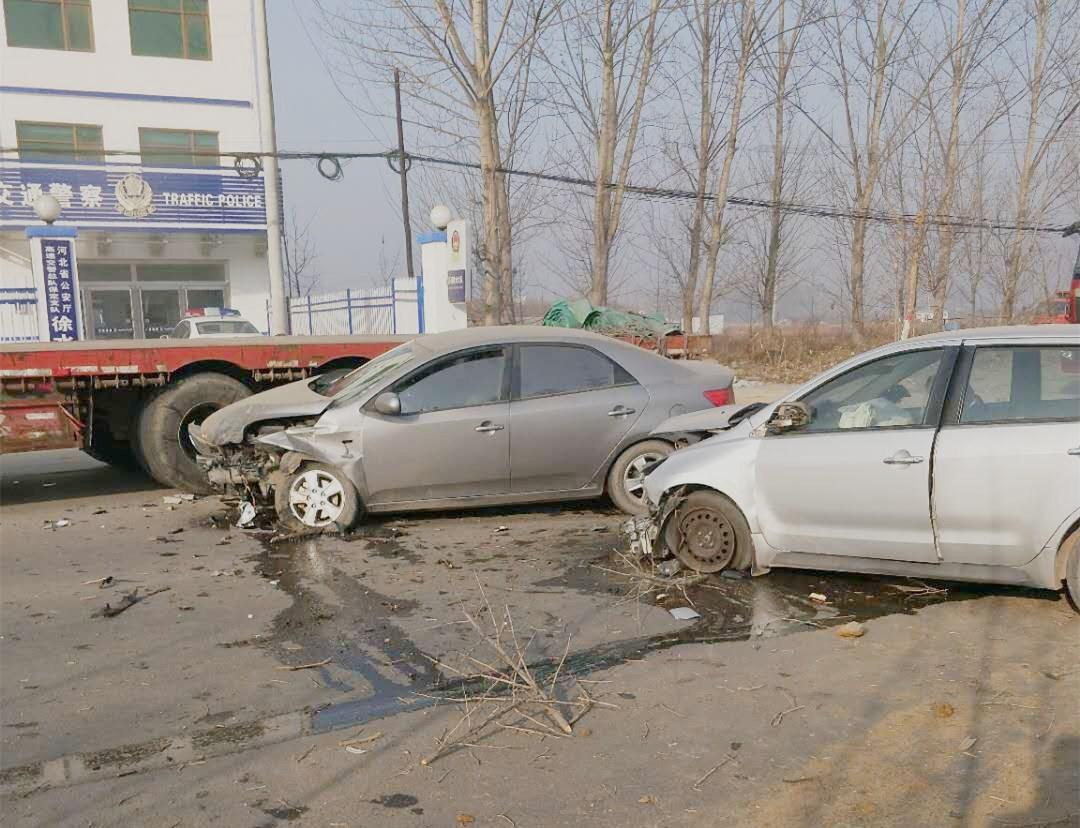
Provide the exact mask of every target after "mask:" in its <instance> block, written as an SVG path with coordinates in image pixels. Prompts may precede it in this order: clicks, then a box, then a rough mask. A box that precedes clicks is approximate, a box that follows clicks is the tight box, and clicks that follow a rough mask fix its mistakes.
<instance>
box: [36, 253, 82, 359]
mask: <svg viewBox="0 0 1080 828" xmlns="http://www.w3.org/2000/svg"><path fill="white" fill-rule="evenodd" d="M37 242H38V245H39V249H38V256H36V257H35V258H36V259H38V262H37V263H39V264H40V274H41V275H40V277H39V278H40V279H41V280H42V283H43V287H44V291H43V292H42V293H41V294H40V295H41V296H42V297H43V299H44V302H43V303H42V304H41V305H39V307H40V308H41V312H40V313H39V314H38V320H39V326H40V325H43V326H44V328H43V329H39V331H38V338H39V339H40V340H41V341H42V342H72V341H74V340H77V339H81V338H82V333H83V331H82V326H81V325H80V324H79V322H80V320H79V279H78V270H77V266H76V264H75V240H74V239H70V238H48V237H45V238H39V239H37Z"/></svg>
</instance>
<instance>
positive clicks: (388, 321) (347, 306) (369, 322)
mask: <svg viewBox="0 0 1080 828" xmlns="http://www.w3.org/2000/svg"><path fill="white" fill-rule="evenodd" d="M394 301H395V296H394V289H393V288H392V287H389V288H383V289H376V290H342V291H338V292H336V293H323V294H319V295H311V296H294V297H291V298H290V299H289V316H290V320H291V322H292V332H293V335H294V336H308V335H311V336H328V335H340V334H392V333H394V332H395V330H396V328H397V320H396V318H395V312H394Z"/></svg>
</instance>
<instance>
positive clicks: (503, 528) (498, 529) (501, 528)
mask: <svg viewBox="0 0 1080 828" xmlns="http://www.w3.org/2000/svg"><path fill="white" fill-rule="evenodd" d="M509 531H510V527H509V526H499V527H498V528H496V529H495V534H496V535H497V534H499V532H509Z"/></svg>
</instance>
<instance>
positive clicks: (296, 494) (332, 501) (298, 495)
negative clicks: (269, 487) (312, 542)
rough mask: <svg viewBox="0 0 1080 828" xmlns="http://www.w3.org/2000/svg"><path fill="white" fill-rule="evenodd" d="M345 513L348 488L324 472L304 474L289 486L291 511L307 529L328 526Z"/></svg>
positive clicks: (313, 471)
mask: <svg viewBox="0 0 1080 828" xmlns="http://www.w3.org/2000/svg"><path fill="white" fill-rule="evenodd" d="M344 510H345V487H344V486H342V485H341V481H339V480H338V479H337V478H336V477H334V476H333V475H331V474H327V473H326V472H324V471H322V470H319V469H314V470H312V471H307V472H304V473H303V474H301V475H299V476H298V477H296V478H295V479H294V480H293V482H292V484H291V485H290V486H289V511H290V512H292V514H293V517H295V518H296V519H297V520H298V521H300V522H301V523H302V524H304V525H305V526H311V527H314V528H318V527H322V526H329V525H330V524H332V523H336V522H337V520H338V518H340V517H341V513H342V512H343V511H344Z"/></svg>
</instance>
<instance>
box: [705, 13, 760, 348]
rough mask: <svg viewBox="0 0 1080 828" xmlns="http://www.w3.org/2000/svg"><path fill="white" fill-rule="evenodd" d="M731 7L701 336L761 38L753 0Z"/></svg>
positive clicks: (711, 293) (713, 283)
mask: <svg viewBox="0 0 1080 828" xmlns="http://www.w3.org/2000/svg"><path fill="white" fill-rule="evenodd" d="M767 4H768V0H765V3H764V5H767ZM735 6H736V8H738V10H739V26H738V38H737V41H736V49H737V51H736V54H737V56H738V57H737V64H736V68H735V88H734V90H733V91H732V97H731V113H730V117H729V119H728V127H727V133H726V135H725V136H724V156H723V160H722V161H721V164H720V171H719V173H718V174H717V178H716V186H715V188H714V191H713V199H714V200H713V210H712V216H711V217H710V219H709V239H708V241H707V242H706V248H705V274H704V279H703V280H702V285H701V302H700V305H699V308H698V310H699V313H700V319H701V325H700V331H701V333H702V334H703V335H705V336H708V335H709V333H710V331H709V317H710V315H711V313H712V300H713V289H714V287H715V284H716V266H717V259H718V257H719V255H720V247H721V245H722V244H723V242H724V237H725V234H726V233H727V228H726V227H725V225H724V214H725V211H726V209H727V200H728V189H729V187H730V186H731V176H732V171H733V167H734V161H735V151H736V149H737V147H738V138H739V130H740V129H741V128H742V107H743V99H744V97H745V94H746V78H747V75H748V74H749V71H750V64H751V62H752V61H753V58H754V53H755V52H756V50H757V47H758V45H759V42H760V37H761V27H760V20H759V19H758V12H757V10H756V8H755V0H735Z"/></svg>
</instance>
